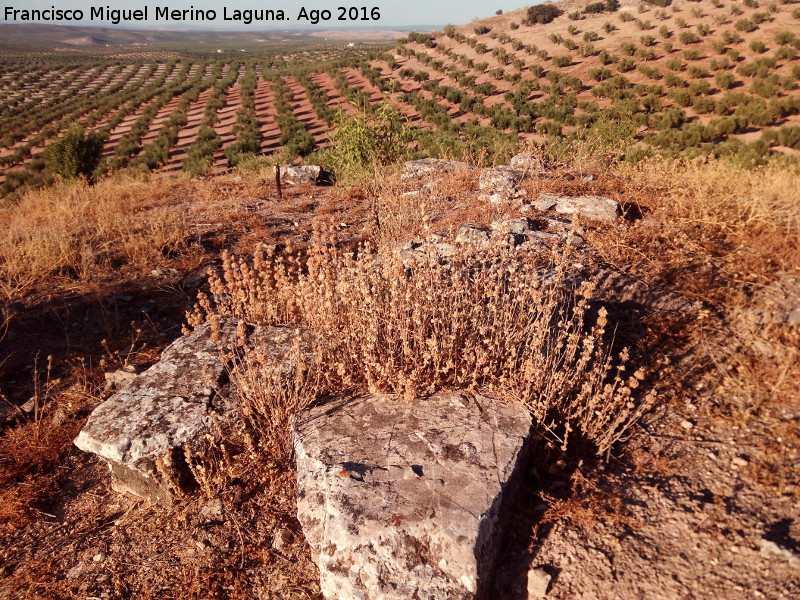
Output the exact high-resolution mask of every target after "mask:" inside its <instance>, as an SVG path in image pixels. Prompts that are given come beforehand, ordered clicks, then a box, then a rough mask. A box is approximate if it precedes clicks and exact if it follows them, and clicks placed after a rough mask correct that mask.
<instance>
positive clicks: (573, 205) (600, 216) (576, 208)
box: [534, 194, 619, 221]
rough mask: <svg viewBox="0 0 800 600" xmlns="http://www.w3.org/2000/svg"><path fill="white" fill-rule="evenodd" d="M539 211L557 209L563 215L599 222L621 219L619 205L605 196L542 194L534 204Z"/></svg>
mask: <svg viewBox="0 0 800 600" xmlns="http://www.w3.org/2000/svg"><path fill="white" fill-rule="evenodd" d="M534 207H536V208H537V209H538V210H549V209H550V208H555V211H556V212H557V213H561V214H575V213H577V214H579V215H581V216H584V217H587V218H589V219H595V220H597V221H616V220H617V218H618V217H619V204H618V203H617V201H616V200H612V199H611V198H605V197H604V196H559V195H557V194H541V195H540V196H539V198H538V199H537V200H536V202H535V203H534Z"/></svg>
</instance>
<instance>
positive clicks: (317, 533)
mask: <svg viewBox="0 0 800 600" xmlns="http://www.w3.org/2000/svg"><path fill="white" fill-rule="evenodd" d="M530 427H531V418H530V415H529V413H528V412H527V411H526V410H525V409H524V408H522V407H521V406H517V405H511V404H503V403H500V402H497V401H494V400H491V399H488V398H484V397H480V396H473V395H469V394H457V393H449V394H448V393H440V394H435V395H433V396H431V397H429V398H421V399H417V400H414V401H412V402H407V401H403V400H401V399H398V398H393V397H386V396H367V397H363V398H360V399H356V400H351V401H339V402H337V403H333V404H327V405H324V406H321V407H316V408H312V409H308V410H306V411H305V412H303V413H301V414H300V416H299V419H298V425H297V428H296V431H295V452H296V460H297V477H298V490H299V491H298V518H299V520H300V523H301V524H302V526H303V530H304V532H305V535H306V538H307V539H308V541H309V543H310V545H311V547H312V549H313V550H314V553H315V560H316V562H317V564H318V566H319V569H320V581H321V587H322V591H323V594H324V595H325V597H326V598H328V599H330V600H333V599H336V600H339V599H348V600H349V599H359V600H377V599H382V600H395V599H396V600H401V599H402V600H408V599H409V598H417V599H419V600H428V599H430V600H445V599H447V600H455V599H469V598H474V597H475V593H476V592H477V590H478V588H479V585H480V584H481V582H482V581H486V580H487V579H488V578H490V577H491V572H492V569H493V567H494V559H495V555H496V553H497V551H498V548H499V546H500V535H499V530H500V528H499V523H500V516H501V506H502V503H503V500H504V498H505V497H506V496H508V495H509V493H510V491H511V490H512V489H513V487H514V483H515V481H516V475H517V474H518V472H519V471H521V470H522V467H523V465H522V463H523V462H524V459H525V448H526V444H525V441H526V439H527V437H528V434H529V431H530Z"/></svg>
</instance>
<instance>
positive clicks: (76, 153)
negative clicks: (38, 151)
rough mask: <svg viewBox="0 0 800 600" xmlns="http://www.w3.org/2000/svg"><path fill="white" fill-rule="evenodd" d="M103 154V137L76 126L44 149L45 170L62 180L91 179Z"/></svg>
mask: <svg viewBox="0 0 800 600" xmlns="http://www.w3.org/2000/svg"><path fill="white" fill-rule="evenodd" d="M102 154H103V136H102V135H101V134H100V133H98V132H96V131H91V132H89V133H88V134H87V133H86V132H85V131H84V129H83V127H81V126H80V125H77V126H75V127H73V128H72V129H70V130H68V131H67V132H66V133H64V135H62V136H61V137H60V138H58V139H57V140H56V141H54V142H52V143H50V144H49V145H48V146H47V147H46V148H45V149H44V162H45V165H46V166H47V170H48V171H50V172H51V173H54V174H56V175H61V176H62V177H63V178H64V179H76V178H77V177H79V176H83V177H86V178H87V179H88V178H91V176H92V172H93V171H94V170H95V168H96V167H97V165H98V164H99V163H100V158H101V156H102Z"/></svg>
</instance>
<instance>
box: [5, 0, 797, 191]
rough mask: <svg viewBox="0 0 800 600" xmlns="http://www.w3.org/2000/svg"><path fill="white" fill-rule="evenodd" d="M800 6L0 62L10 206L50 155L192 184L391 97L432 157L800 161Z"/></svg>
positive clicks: (704, 3) (616, 8)
mask: <svg viewBox="0 0 800 600" xmlns="http://www.w3.org/2000/svg"><path fill="white" fill-rule="evenodd" d="M798 51H800V8H797V7H796V6H795V3H794V2H790V1H786V0H784V1H783V2H778V1H774V2H761V1H759V0H746V1H744V2H742V3H729V2H721V1H719V0H700V1H688V0H685V1H675V2H673V1H671V0H644V1H639V0H626V1H623V2H618V1H617V0H605V1H602V2H581V1H578V0H569V1H567V2H561V3H556V4H544V5H537V6H534V7H531V8H527V9H521V10H518V11H514V12H511V13H507V14H502V15H497V16H494V17H492V18H489V19H484V20H481V21H476V22H474V23H471V24H468V25H463V26H460V27H455V26H451V25H448V26H447V27H445V28H444V29H443V30H442V31H439V32H433V33H412V34H409V35H408V36H407V37H406V38H404V39H401V40H400V41H399V42H398V44H397V45H396V46H395V47H394V48H392V49H391V50H389V51H385V52H381V51H370V52H365V51H363V50H360V51H358V52H357V53H356V55H354V56H353V57H351V58H348V59H339V60H322V59H329V58H330V56H329V54H324V55H320V56H317V55H310V57H306V59H305V60H304V59H303V56H302V53H294V54H292V53H287V54H274V53H273V54H270V55H265V56H263V57H259V58H253V57H249V58H246V59H243V60H211V59H208V60H202V61H194V60H169V61H165V62H149V63H148V62H141V61H132V62H125V61H116V62H108V61H106V62H103V61H100V62H97V63H93V64H85V63H84V64H81V63H75V62H67V64H65V65H62V66H56V65H54V64H53V63H47V62H37V61H29V62H24V63H8V64H5V65H0V107H1V108H2V109H3V115H4V117H3V119H2V120H0V166H2V168H3V174H2V175H0V179H1V180H2V186H3V187H2V190H1V191H0V192H1V193H3V194H6V195H7V194H11V193H14V192H15V191H16V190H20V189H24V188H26V187H32V186H33V187H35V186H40V185H42V184H45V183H47V182H48V181H49V179H50V178H51V177H52V176H51V175H50V174H49V173H48V172H47V170H46V169H45V165H44V161H43V160H42V153H43V149H44V148H45V147H46V146H47V144H48V143H50V142H51V141H52V140H54V139H55V138H56V137H57V136H59V135H60V134H61V133H62V132H63V131H65V130H66V129H68V128H70V127H72V126H73V125H75V124H80V125H82V126H83V127H84V128H85V129H86V130H93V131H96V132H97V133H98V134H99V135H100V136H101V137H102V141H103V158H102V160H101V162H100V164H99V166H98V167H97V169H96V170H95V174H96V175H101V174H104V173H109V172H114V171H118V170H121V169H134V170H149V171H154V170H155V171H166V172H176V171H180V170H185V171H187V172H189V173H190V174H192V175H200V174H206V173H214V172H220V171H222V170H224V169H227V168H230V167H233V166H241V165H243V164H246V163H247V162H248V160H249V159H251V158H253V157H257V156H259V155H272V154H275V153H277V152H280V153H281V159H291V158H292V157H294V156H305V155H308V154H310V153H312V152H314V151H315V150H317V149H320V148H324V147H325V145H326V144H327V143H328V139H329V135H328V134H329V132H330V130H331V129H332V128H334V127H335V125H336V116H337V112H338V111H339V110H341V111H343V112H344V113H345V114H348V115H354V114H357V113H361V114H365V113H366V114H369V113H370V112H373V111H374V110H375V108H376V107H377V106H379V105H380V104H381V103H383V102H387V103H389V104H390V105H392V106H393V107H395V108H396V109H397V110H398V111H399V114H401V115H403V116H404V117H405V118H406V119H407V122H408V124H410V125H411V126H412V127H414V128H415V129H416V130H417V135H416V139H415V141H414V142H413V144H414V148H413V149H414V150H416V151H417V152H418V153H419V154H424V155H433V156H444V155H447V156H454V157H464V156H466V155H470V156H472V157H473V158H474V159H478V160H483V161H484V162H494V161H496V160H500V159H502V158H503V157H504V156H502V155H503V154H508V152H510V151H511V149H512V148H513V146H514V145H515V144H517V143H518V142H519V141H520V140H528V141H530V142H532V143H540V144H544V145H550V146H556V147H559V146H565V145H567V144H571V143H573V142H575V141H579V142H584V143H588V144H596V145H597V146H598V147H599V146H602V147H603V148H604V151H608V152H611V153H612V154H613V155H614V157H616V158H627V159H631V160H635V159H638V158H641V157H643V156H646V155H648V154H652V153H665V154H670V155H687V156H695V155H699V154H714V155H717V156H719V155H731V154H735V155H737V156H741V157H743V158H744V159H748V160H754V161H759V160H762V159H763V158H765V157H766V156H767V155H769V154H774V153H781V154H785V155H795V154H800V94H798V93H797V84H798V79H800V61H798V58H797V56H798Z"/></svg>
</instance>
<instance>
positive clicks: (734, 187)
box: [594, 160, 800, 307]
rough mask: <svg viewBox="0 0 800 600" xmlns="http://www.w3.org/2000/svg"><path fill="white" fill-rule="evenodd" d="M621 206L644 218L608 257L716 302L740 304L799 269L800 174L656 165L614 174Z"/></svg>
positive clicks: (610, 247) (775, 168)
mask: <svg viewBox="0 0 800 600" xmlns="http://www.w3.org/2000/svg"><path fill="white" fill-rule="evenodd" d="M614 176H615V178H616V179H617V181H618V183H619V185H620V187H619V188H618V191H617V194H618V197H619V198H620V199H621V200H624V201H626V202H629V203H632V204H636V205H639V207H640V208H641V209H642V211H643V212H644V216H645V217H646V219H645V220H643V221H639V222H638V223H636V224H635V226H633V227H630V228H628V229H626V230H623V231H620V232H618V235H616V236H615V237H614V238H613V239H612V238H608V239H601V238H599V237H598V238H595V240H594V241H596V242H597V244H596V246H597V247H598V249H599V250H600V251H601V252H602V253H603V255H604V258H605V259H606V260H608V261H609V262H612V263H613V264H617V265H620V266H622V265H624V266H625V268H626V269H632V270H634V271H635V272H636V273H637V274H639V275H641V276H643V277H644V278H646V279H647V280H648V281H650V282H661V283H663V284H666V285H669V286H670V287H674V288H677V289H680V288H683V290H682V291H685V292H688V293H690V294H693V295H695V296H696V297H697V298H698V299H701V300H704V301H708V302H710V303H715V304H716V303H720V302H722V303H724V304H725V305H727V306H729V307H730V306H735V305H736V304H737V303H740V302H742V300H743V297H744V296H747V295H750V294H751V293H752V292H753V290H754V288H757V287H760V286H763V285H765V284H767V283H769V282H770V281H773V280H774V279H775V277H776V275H777V274H780V273H791V272H793V271H794V272H796V269H797V265H798V264H800V246H799V245H798V236H799V235H800V211H798V209H797V199H796V190H797V189H800V173H798V172H797V171H796V170H795V169H793V168H790V167H786V166H783V165H781V164H779V163H772V164H770V165H768V166H766V167H759V168H746V167H742V166H738V165H734V164H731V163H729V162H725V161H709V162H707V163H703V162H700V161H671V160H650V161H644V162H642V163H640V164H638V165H635V166H630V165H623V166H620V167H617V168H616V169H615V170H614Z"/></svg>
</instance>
